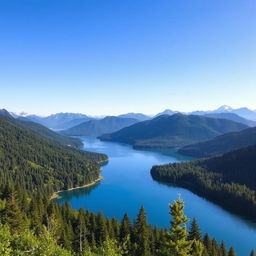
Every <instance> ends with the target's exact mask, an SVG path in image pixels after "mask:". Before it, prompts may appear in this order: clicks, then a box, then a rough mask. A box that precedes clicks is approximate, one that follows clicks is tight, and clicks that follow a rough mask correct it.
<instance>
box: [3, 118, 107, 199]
mask: <svg viewBox="0 0 256 256" xmlns="http://www.w3.org/2000/svg"><path fill="white" fill-rule="evenodd" d="M19 122H20V121H17V120H16V119H14V118H9V117H8V116H3V115H0V177H2V178H5V179H6V180H5V182H6V184H8V183H17V181H18V184H19V186H21V187H22V188H23V189H25V190H27V191H29V192H33V191H38V192H45V193H47V194H49V195H50V194H51V193H53V191H58V190H60V189H67V188H71V187H75V186H81V185H84V184H87V183H90V182H92V181H93V180H95V179H97V178H98V177H99V173H100V166H99V165H98V163H97V162H99V161H102V160H107V156H106V155H102V154H97V153H90V152H85V151H80V150H76V149H74V148H70V147H63V146H61V145H60V144H57V143H55V142H52V141H50V140H48V139H46V138H44V137H42V136H40V135H38V134H35V133H34V132H31V130H29V129H27V128H25V127H22V126H21V125H20V123H19Z"/></svg>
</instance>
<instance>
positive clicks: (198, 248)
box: [192, 240, 204, 256]
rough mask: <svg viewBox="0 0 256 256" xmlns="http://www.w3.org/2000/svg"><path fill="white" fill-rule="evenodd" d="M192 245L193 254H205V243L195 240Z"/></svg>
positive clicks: (201, 255)
mask: <svg viewBox="0 0 256 256" xmlns="http://www.w3.org/2000/svg"><path fill="white" fill-rule="evenodd" d="M192 247H193V250H192V256H203V252H204V245H203V243H202V242H201V241H199V240H194V241H193V245H192Z"/></svg>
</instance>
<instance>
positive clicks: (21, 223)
mask: <svg viewBox="0 0 256 256" xmlns="http://www.w3.org/2000/svg"><path fill="white" fill-rule="evenodd" d="M3 222H4V223H7V224H9V225H10V228H11V232H12V233H15V232H20V231H22V230H24V228H25V226H26V221H25V216H24V214H23V213H22V211H21V210H20V207H19V202H18V199H17V194H16V192H15V191H12V192H11V193H10V195H9V197H8V199H7V203H6V207H5V209H4V212H3Z"/></svg>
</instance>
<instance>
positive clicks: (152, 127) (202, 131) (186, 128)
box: [100, 114, 248, 148]
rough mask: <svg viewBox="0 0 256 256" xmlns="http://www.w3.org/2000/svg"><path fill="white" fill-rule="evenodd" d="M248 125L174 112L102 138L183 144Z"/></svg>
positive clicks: (139, 144) (137, 143) (157, 144)
mask: <svg viewBox="0 0 256 256" xmlns="http://www.w3.org/2000/svg"><path fill="white" fill-rule="evenodd" d="M246 128H248V126H246V125H244V124H240V123H236V122H234V121H230V120H226V119H216V118H208V117H203V116H196V115H183V114H174V115H172V116H169V115H162V116H159V117H156V118H154V119H152V120H148V121H144V122H140V123H137V124H134V125H132V126H130V127H127V128H124V129H121V130H120V131H117V132H114V133H112V134H105V135H103V136H100V139H101V140H108V141H118V142H124V143H128V144H132V145H133V146H134V147H152V148H157V147H181V146H184V145H188V144H192V143H195V142H199V141H204V140H208V139H211V138H214V137H216V136H218V135H220V134H223V133H227V132H231V131H240V130H243V129H246Z"/></svg>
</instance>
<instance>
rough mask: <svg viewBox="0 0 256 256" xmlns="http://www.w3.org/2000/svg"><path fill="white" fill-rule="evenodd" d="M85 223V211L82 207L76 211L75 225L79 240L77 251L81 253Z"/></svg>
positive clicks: (84, 241)
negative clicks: (76, 221)
mask: <svg viewBox="0 0 256 256" xmlns="http://www.w3.org/2000/svg"><path fill="white" fill-rule="evenodd" d="M86 233H87V229H86V225H85V213H84V210H83V209H82V208H80V209H79V211H78V226H77V234H78V241H79V253H80V254H81V255H82V253H83V251H84V248H85V244H86V242H87V241H86Z"/></svg>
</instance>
